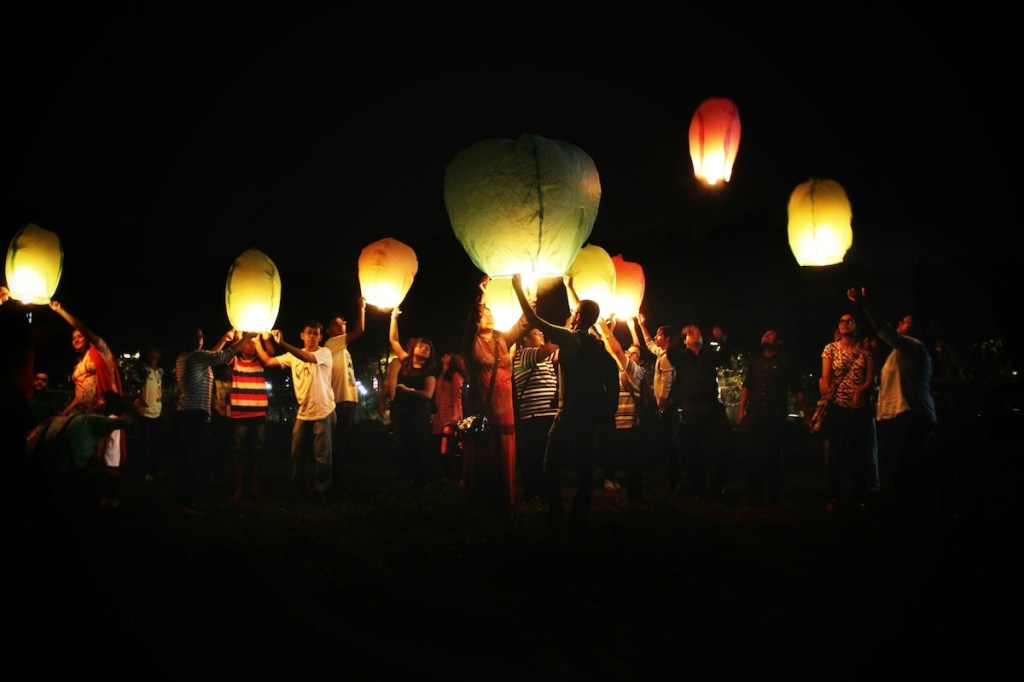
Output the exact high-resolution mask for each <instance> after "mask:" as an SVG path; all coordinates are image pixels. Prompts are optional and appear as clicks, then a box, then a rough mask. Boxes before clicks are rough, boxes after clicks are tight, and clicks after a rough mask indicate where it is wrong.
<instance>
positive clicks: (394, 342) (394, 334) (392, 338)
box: [388, 307, 409, 360]
mask: <svg viewBox="0 0 1024 682" xmlns="http://www.w3.org/2000/svg"><path fill="white" fill-rule="evenodd" d="M401 314H402V311H401V310H399V309H398V308H397V307H395V308H394V309H393V310H392V311H391V326H390V327H389V328H388V342H389V343H390V344H391V350H392V352H393V353H394V354H395V355H396V356H397V357H398V359H399V360H405V359H406V358H407V357H409V354H408V353H406V352H405V349H404V348H402V343H401V341H399V340H398V316H399V315H401Z"/></svg>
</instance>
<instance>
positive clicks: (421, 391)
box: [394, 372, 437, 400]
mask: <svg viewBox="0 0 1024 682" xmlns="http://www.w3.org/2000/svg"><path fill="white" fill-rule="evenodd" d="M395 374H398V372H395ZM396 378H397V377H396ZM436 385H437V377H430V376H428V377H426V379H424V380H423V388H410V387H409V386H406V385H405V384H400V383H395V390H394V392H395V393H412V394H413V395H418V396H420V397H421V398H426V399H427V400H430V399H431V398H433V397H434V387H435V386H436Z"/></svg>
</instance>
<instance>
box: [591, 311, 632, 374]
mask: <svg viewBox="0 0 1024 682" xmlns="http://www.w3.org/2000/svg"><path fill="white" fill-rule="evenodd" d="M594 326H595V327H597V330H598V331H599V332H600V333H601V339H602V340H603V341H604V347H605V349H606V350H607V351H608V353H610V354H611V356H612V357H613V358H615V360H616V361H617V362H618V363H619V367H621V368H625V366H626V359H627V358H626V351H624V350H622V344H621V343H619V340H618V339H617V338H615V331H614V329H613V328H612V327H611V325H609V324H608V323H607V322H606V321H604V320H603V319H599V320H598V321H597V324H595V325H594Z"/></svg>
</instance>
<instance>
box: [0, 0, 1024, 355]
mask: <svg viewBox="0 0 1024 682" xmlns="http://www.w3.org/2000/svg"><path fill="white" fill-rule="evenodd" d="M55 7H56V6H52V7H47V3H39V4H36V6H35V8H34V9H32V10H18V11H17V12H16V13H12V10H3V14H4V17H3V21H2V25H3V30H4V34H5V36H4V40H3V41H2V43H3V45H2V49H3V63H4V67H3V68H4V71H5V78H4V84H3V87H4V91H5V94H6V102H7V106H6V107H5V109H6V114H7V116H6V117H5V118H6V120H7V126H6V130H7V135H6V136H5V137H6V140H5V153H4V158H5V161H6V162H7V165H8V170H9V172H12V175H13V178H12V179H11V180H9V181H8V182H7V183H5V184H4V191H3V200H2V209H0V210H2V213H0V217H2V220H3V225H4V230H5V231H6V232H7V233H8V234H9V235H10V236H13V234H14V232H15V231H16V230H17V229H18V228H19V227H21V225H23V224H24V223H25V222H28V221H32V222H36V223H38V224H40V225H41V226H43V227H46V228H47V229H50V230H53V231H55V232H57V233H58V234H60V235H61V237H62V239H63V240H64V245H65V259H66V260H65V263H66V267H65V272H64V276H63V279H62V281H61V284H60V287H59V288H58V291H57V295H56V298H58V299H59V300H61V301H62V302H63V303H64V304H65V305H66V306H67V307H68V308H69V309H71V310H72V311H73V312H75V313H77V314H79V316H80V317H82V318H83V319H84V320H85V321H86V322H87V323H89V324H90V325H91V326H93V327H94V329H95V330H96V331H97V332H98V333H100V335H101V336H104V337H105V338H107V339H108V341H110V343H111V345H112V346H114V347H115V350H131V349H134V348H133V347H136V346H138V345H139V344H141V343H143V342H144V341H145V340H147V339H148V338H150V337H159V338H169V336H170V335H171V334H173V333H174V332H176V331H178V330H180V329H181V328H183V327H186V328H187V327H188V326H189V325H194V324H199V325H202V326H203V327H204V328H206V329H207V331H208V333H209V334H213V333H220V332H221V331H223V330H225V329H227V327H228V322H227V316H226V313H225V312H224V306H223V290H224V282H225V278H226V275H227V270H228V267H229V265H230V263H231V261H232V260H233V259H234V258H235V257H236V256H237V255H238V254H240V253H241V252H242V251H244V250H245V249H246V248H248V247H250V246H256V247H258V248H260V249H262V250H263V251H265V252H266V253H267V254H268V255H270V257H271V258H272V259H273V260H274V261H275V263H276V264H277V266H278V268H279V269H280V272H281V276H282V280H283V287H284V288H283V301H282V307H281V314H280V316H279V318H278V323H279V326H280V327H281V328H282V329H284V330H285V332H286V334H289V333H290V334H292V340H293V341H295V340H296V339H297V331H298V329H297V327H298V326H299V325H300V324H301V321H302V320H304V319H306V318H308V317H317V318H326V317H327V316H328V315H329V314H331V313H332V312H334V311H338V312H340V313H342V314H344V315H351V314H352V313H353V312H354V306H355V299H356V297H357V296H358V280H357V270H356V262H357V257H358V254H359V251H360V250H361V249H362V247H363V246H365V245H367V244H369V243H370V242H372V241H375V240H377V239H379V238H382V237H395V238H397V239H400V240H402V241H404V242H406V243H407V244H409V245H410V246H412V247H413V248H414V249H415V250H416V252H417V255H418V257H419V262H420V269H419V273H418V275H417V278H416V281H415V283H414V284H413V287H412V290H411V291H410V293H409V296H408V298H407V299H406V302H405V304H404V305H403V309H404V310H405V315H404V316H403V318H402V335H403V337H405V336H408V335H413V334H417V335H427V336H430V337H432V338H434V340H435V341H437V342H438V343H440V344H441V345H450V344H451V343H454V340H455V338H456V337H457V335H458V334H459V332H461V328H462V321H463V319H464V316H465V313H466V310H467V308H466V306H467V304H468V302H469V301H470V299H471V297H472V295H473V287H474V285H475V281H476V278H477V276H478V273H477V271H476V269H475V267H474V266H473V265H472V263H471V262H470V261H469V259H468V257H467V256H466V255H465V253H464V252H463V250H462V248H461V246H460V245H459V244H458V242H457V241H456V240H455V237H454V235H453V234H452V231H451V227H450V224H449V222H448V218H447V213H446V211H445V206H444V199H443V175H444V168H445V165H446V164H447V163H448V161H450V160H451V159H452V158H453V157H454V156H455V155H456V154H457V153H458V152H459V151H461V150H462V149H464V148H465V147H467V146H469V145H470V144H473V143H474V142H477V141H479V140H482V139H486V138H509V139H512V138H516V137H518V136H519V135H520V134H522V133H526V132H529V133H534V134H538V135H541V136H544V137H548V138H552V139H559V140H564V141H566V142H570V143H572V144H575V145H577V146H578V147H580V148H582V149H583V150H584V151H586V152H587V153H588V154H589V155H590V156H591V157H592V158H593V159H594V161H595V164H596V166H597V169H598V172H599V174H600V177H601V185H602V199H601V205H600V209H599V213H598V217H597V221H596V223H595V226H594V230H593V233H592V235H591V238H590V242H591V243H594V244H597V245H599V246H602V247H603V248H605V249H606V250H607V251H608V252H609V254H611V255H615V254H617V253H622V254H623V255H624V256H625V257H626V259H627V260H632V261H636V262H638V263H640V264H641V265H642V266H643V267H644V269H645V274H646V277H647V289H648V293H647V298H646V301H645V305H644V308H645V311H646V313H647V315H648V317H649V319H650V322H651V323H652V325H657V324H661V323H672V324H678V325H682V324H684V323H687V322H691V321H694V322H698V323H702V324H704V325H710V324H713V323H718V324H721V325H722V326H724V327H725V328H726V330H727V331H729V332H730V336H731V338H732V340H733V341H735V342H736V343H737V344H738V345H739V347H743V346H748V347H749V346H752V345H753V344H755V343H756V340H757V338H759V336H760V333H761V331H763V328H764V327H765V326H767V325H774V326H777V327H779V328H781V329H782V330H783V332H784V333H785V334H787V335H788V336H789V338H790V339H792V341H793V342H792V343H791V345H792V346H793V347H794V348H796V349H797V351H798V352H800V353H801V355H802V356H805V357H807V358H809V360H810V366H811V367H814V366H815V365H816V363H817V357H818V354H819V353H820V348H821V346H822V345H823V344H824V343H825V342H827V341H828V340H829V338H830V337H831V329H832V324H833V322H834V320H835V319H836V318H837V317H838V314H839V312H841V310H842V309H843V308H844V307H845V306H844V301H845V298H844V295H843V292H844V291H845V288H846V287H847V286H848V285H853V284H866V285H868V286H869V287H870V288H871V289H872V290H873V291H875V292H877V293H878V295H879V296H880V297H881V301H882V303H883V308H884V310H885V311H886V312H887V313H889V314H890V316H891V317H895V316H897V315H900V314H902V313H903V312H905V311H907V310H909V309H910V308H912V307H922V308H923V309H924V310H925V311H927V312H930V313H932V314H934V315H935V316H936V318H937V319H938V321H939V323H940V329H943V330H944V331H946V332H947V334H948V335H950V336H953V337H954V338H957V339H961V340H964V341H967V340H971V339H974V338H987V337H988V336H992V335H999V334H1002V335H1009V334H1010V331H1009V330H1008V329H1004V328H1003V327H1002V326H1001V323H1002V322H1003V321H1004V318H1005V317H1006V316H1004V315H1001V316H998V317H997V316H996V315H995V312H996V311H997V310H998V309H1000V308H1003V307H1005V306H1006V305H1007V303H1008V301H1009V293H1008V291H1009V290H1010V287H1009V282H1010V277H1011V273H1014V271H1015V270H1016V268H1017V267H1018V266H1019V264H1020V260H1021V259H1020V257H1019V255H1018V254H1017V252H1016V251H1015V250H1011V249H1010V248H1008V247H1005V246H1000V245H999V243H997V241H996V239H995V238H989V237H986V236H985V231H987V230H989V229H995V230H996V234H998V235H1005V234H1006V233H1008V232H1009V231H1010V230H1011V229H1015V230H1019V218H1018V217H1017V216H1016V215H1015V214H1014V213H1012V212H1011V208H1012V206H1011V195H1010V191H1009V188H1010V187H1011V186H1012V182H1011V180H1012V178H1011V177H1010V175H1009V174H1008V172H1007V169H1008V166H1009V164H1010V162H1011V161H1012V160H1013V156H1014V152H1015V151H1016V149H1017V148H1019V144H1017V142H1018V140H1019V133H1017V132H1015V131H1013V130H1010V129H1009V128H1008V124H1007V123H1006V121H1004V117H1005V116H1004V115H1003V114H1002V113H1001V112H1000V109H999V108H998V106H996V105H997V104H998V102H996V103H994V104H993V103H992V96H993V93H994V92H995V93H998V92H1000V91H1001V90H1002V89H1001V88H999V87H998V83H999V79H1000V76H1001V75H1002V74H1003V73H1005V72H1008V71H1009V66H1008V64H1009V63H1010V62H1009V61H1008V60H1007V59H1005V58H1004V56H1003V54H1002V53H1004V52H1008V50H1009V46H1008V43H1006V42H1004V41H1003V40H1001V39H1000V36H999V35H997V34H998V33H999V32H1000V31H1001V30H1002V29H1001V28H999V25H1005V22H999V21H992V20H993V19H995V18H996V17H994V16H993V15H992V14H988V13H980V12H979V14H984V18H985V20H986V21H991V22H992V23H994V24H996V25H997V26H996V27H995V28H993V27H992V26H988V25H985V26H983V25H982V21H981V19H977V20H974V19H970V18H968V19H964V18H962V17H950V18H943V17H935V16H929V17H915V16H910V15H907V16H897V15H893V14H892V13H891V12H888V13H887V14H886V15H885V17H884V19H880V18H879V16H878V15H876V14H874V13H872V14H871V15H870V16H868V15H867V13H866V10H857V11H858V12H865V14H863V15H859V14H853V15H850V16H846V17H834V18H826V17H825V16H821V15H820V14H819V13H818V12H817V11H813V12H812V11H802V10H800V9H798V8H797V7H796V6H793V8H792V9H789V10H775V11H774V12H773V13H768V12H767V11H766V10H760V11H759V13H757V14H749V13H741V12H739V11H738V10H737V8H735V7H732V6H724V5H723V9H721V10H713V9H707V8H705V9H701V10H693V9H687V7H686V6H685V5H684V6H681V7H679V8H677V9H673V11H672V14H671V15H666V16H657V15H654V14H647V15H645V16H642V17H627V16H621V15H619V16H610V17H609V16H602V15H601V14H600V13H591V14H588V15H569V14H536V13H531V14H527V13H517V14H487V15H483V14H477V15H429V14H427V13H420V14H417V15H405V16H404V17H402V18H395V17H387V18H383V17H382V15H383V14H384V12H382V11H377V10H368V11H367V13H366V14H365V15H362V16H358V17H357V16H355V15H353V14H352V13H351V12H350V11H346V10H345V9H340V8H335V9H330V10H324V9H317V10H313V9H306V8H305V6H304V5H303V4H302V3H298V4H289V5H288V7H289V8H290V9H284V10H282V9H281V8H280V7H277V8H274V10H273V11H262V10H254V9H252V7H250V6H247V5H243V4H236V5H233V6H228V7H226V8H220V9H211V8H210V7H206V6H202V7H203V9H202V10H201V11H200V10H198V8H199V7H201V6H200V5H195V6H194V7H191V8H190V7H188V6H187V5H185V6H183V5H173V6H167V7H166V8H165V9H162V10H155V9H137V8H132V7H118V6H116V5H114V6H112V9H109V10H97V9H95V8H92V9H90V10H83V9H70V10H68V9H64V8H61V10H60V11H57V10H56V9H55ZM808 7H811V6H808ZM737 14H739V15H741V18H740V19H739V23H738V24H737V23H732V24H730V22H735V21H736V15H737ZM702 33H704V34H705V37H702ZM993 83H995V84H997V87H996V88H995V90H994V89H993V85H992V84H993ZM710 96H727V97H730V98H732V99H733V100H734V101H735V102H736V103H737V105H738V108H739V113H740V117H741V120H742V124H743V133H742V140H741V144H740V151H739V157H738V160H737V164H736V169H735V171H734V175H733V180H732V182H731V183H730V184H729V185H728V186H726V187H725V188H724V189H723V190H721V191H718V192H709V191H707V190H704V189H702V188H701V187H699V186H698V185H697V183H696V181H695V180H694V178H693V176H692V168H691V165H690V160H689V154H688V146H687V131H688V127H689V122H690V118H691V116H692V114H693V111H694V109H695V108H696V106H697V105H698V104H699V103H700V102H701V101H702V100H703V99H705V98H707V97H710ZM1006 116H1009V115H1008V114H1007V115H1006ZM811 177H827V178H832V179H835V180H837V181H839V182H840V183H841V184H842V185H843V186H844V188H845V189H846V191H847V194H848V195H849V197H850V201H851V204H852V206H853V228H854V247H853V249H851V251H850V252H849V253H848V255H847V259H846V262H845V263H844V264H842V265H839V266H834V267H832V268H825V269H815V270H808V269H806V268H804V269H801V268H799V267H798V266H797V265H796V263H795V260H794V259H793V257H792V254H791V253H790V251H789V248H788V245H787V243H786V204H787V201H788V198H789V194H790V192H791V191H792V190H793V188H794V187H795V186H796V185H798V184H800V183H802V182H804V181H806V180H807V179H809V178H811ZM8 238H9V237H8ZM104 254H106V255H104ZM1004 297H1005V298H1004ZM542 312H543V310H542ZM47 314H48V313H47ZM386 333H387V315H386V314H385V313H381V312H374V311H371V312H370V314H369V320H368V334H369V336H368V337H367V338H372V339H375V341H374V342H373V343H372V344H371V343H366V344H363V346H364V348H365V350H366V351H370V350H372V349H373V348H375V347H376V346H375V344H377V343H378V342H379V343H380V344H383V342H384V341H385V339H386ZM168 343H169V341H168ZM357 350H358V348H357V347H355V346H354V347H353V351H354V352H356V351H357Z"/></svg>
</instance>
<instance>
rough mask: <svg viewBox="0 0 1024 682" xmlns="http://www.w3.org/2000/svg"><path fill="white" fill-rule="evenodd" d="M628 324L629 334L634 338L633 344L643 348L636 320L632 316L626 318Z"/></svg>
mask: <svg viewBox="0 0 1024 682" xmlns="http://www.w3.org/2000/svg"><path fill="white" fill-rule="evenodd" d="M626 326H627V327H629V336H630V338H632V339H633V345H634V346H636V347H637V348H642V346H641V345H640V339H639V338H638V337H637V335H636V320H635V319H633V318H632V317H630V318H629V319H627V320H626Z"/></svg>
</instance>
